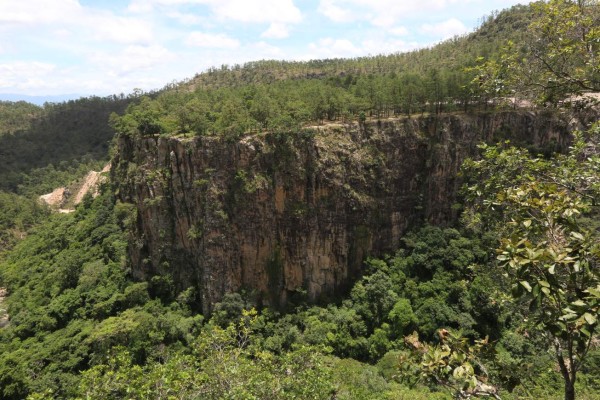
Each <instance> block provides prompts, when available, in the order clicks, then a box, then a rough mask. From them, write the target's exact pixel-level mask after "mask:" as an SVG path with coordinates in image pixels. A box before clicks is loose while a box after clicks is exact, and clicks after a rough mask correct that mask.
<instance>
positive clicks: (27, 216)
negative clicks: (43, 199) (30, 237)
mask: <svg viewBox="0 0 600 400" xmlns="http://www.w3.org/2000/svg"><path fill="white" fill-rule="evenodd" d="M48 215H49V210H48V209H47V208H46V207H44V206H42V205H41V204H40V203H39V202H38V201H36V200H31V199H28V198H26V197H24V196H18V195H16V194H11V193H5V192H0V253H1V252H2V251H4V250H7V249H9V248H11V247H12V246H14V245H15V244H16V243H17V241H18V240H19V239H22V238H23V237H25V235H26V233H27V231H28V230H29V229H30V228H31V227H33V226H34V225H36V224H37V223H40V222H41V221H43V220H44V218H46V217H47V216H48Z"/></svg>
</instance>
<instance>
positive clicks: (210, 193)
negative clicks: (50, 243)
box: [111, 111, 575, 312]
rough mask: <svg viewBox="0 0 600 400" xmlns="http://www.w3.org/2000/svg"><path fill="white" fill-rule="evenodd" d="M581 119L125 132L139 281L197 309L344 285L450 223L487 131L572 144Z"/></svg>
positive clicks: (120, 164)
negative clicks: (199, 133)
mask: <svg viewBox="0 0 600 400" xmlns="http://www.w3.org/2000/svg"><path fill="white" fill-rule="evenodd" d="M574 123H575V122H574V121H570V120H569V119H568V118H567V117H559V116H555V115H553V114H550V113H543V114H534V113H531V112H523V111H517V112H504V113H497V114H480V115H460V116H443V117H438V118H435V117H425V118H418V119H403V120H384V121H379V122H372V123H371V122H367V123H366V124H364V125H358V124H353V125H331V126H325V127H322V128H318V129H314V130H311V131H306V132H301V133H296V134H273V133H269V134H256V135H252V136H248V137H245V138H243V139H242V140H240V141H237V142H227V141H225V140H224V139H220V138H215V137H201V138H193V139H190V138H187V139H186V138H163V137H146V138H130V137H121V138H119V139H118V142H117V153H116V155H115V157H114V159H113V165H112V170H111V174H112V175H113V182H116V183H115V185H117V186H116V192H117V196H118V198H119V199H120V200H121V201H122V202H127V203H133V204H134V205H135V211H134V214H135V215H134V217H133V218H132V219H131V220H132V221H133V222H132V233H131V238H130V245H129V254H130V256H131V261H132V263H133V266H134V274H135V275H136V276H137V277H138V278H144V279H148V278H150V277H152V276H154V275H169V276H171V277H172V279H173V281H174V283H175V285H176V287H177V288H178V289H179V290H183V289H185V288H187V287H189V286H194V287H196V288H197V290H198V293H199V294H200V297H201V302H202V308H203V310H204V311H205V312H209V311H210V309H211V307H212V305H213V304H214V303H215V302H217V301H219V300H220V299H221V298H222V296H223V295H224V294H225V293H227V292H230V291H236V290H239V289H242V288H245V289H247V290H249V291H254V292H255V293H256V294H257V296H258V297H259V299H262V301H264V302H265V303H269V304H272V305H277V304H282V303H285V302H286V301H288V300H289V296H290V295H294V294H295V293H298V292H305V293H307V295H308V297H309V298H310V299H316V298H318V297H320V296H332V295H333V296H335V295H337V294H338V293H340V292H342V291H344V290H346V288H347V287H348V285H349V284H351V283H352V282H353V281H354V280H355V279H356V278H357V277H358V276H359V275H360V274H361V265H362V262H363V260H364V258H365V257H366V256H368V255H374V256H380V255H382V254H385V253H387V252H391V251H394V250H395V249H396V248H397V247H398V245H399V244H400V240H401V237H402V234H403V233H404V232H405V231H406V229H407V228H408V227H410V226H413V225H416V224H420V223H423V222H425V221H428V222H431V223H436V224H444V223H448V222H450V221H454V220H455V219H456V217H457V210H456V209H455V208H454V207H453V204H454V203H455V202H456V200H457V193H458V189H459V187H460V184H461V183H460V180H459V178H458V177H457V173H458V171H459V168H460V165H461V163H462V161H463V160H464V159H465V158H466V157H467V156H471V155H474V154H476V151H477V150H476V148H477V144H478V143H480V142H481V141H487V142H496V141H498V140H504V139H507V138H510V139H511V140H513V141H515V142H519V143H525V144H531V145H535V146H537V147H539V148H542V149H550V148H551V149H555V148H564V147H565V146H566V145H567V143H568V140H569V132H570V130H571V129H572V128H573V126H571V125H573V124H574Z"/></svg>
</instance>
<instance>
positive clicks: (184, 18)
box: [167, 11, 203, 25]
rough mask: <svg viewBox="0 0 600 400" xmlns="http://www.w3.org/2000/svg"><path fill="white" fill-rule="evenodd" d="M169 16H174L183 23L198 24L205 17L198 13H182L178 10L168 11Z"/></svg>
mask: <svg viewBox="0 0 600 400" xmlns="http://www.w3.org/2000/svg"><path fill="white" fill-rule="evenodd" d="M167 17H169V18H173V19H175V20H177V21H179V22H180V23H182V24H183V25H196V24H199V23H200V22H202V21H203V18H200V17H199V16H197V15H194V14H189V13H182V12H178V11H171V12H168V13H167Z"/></svg>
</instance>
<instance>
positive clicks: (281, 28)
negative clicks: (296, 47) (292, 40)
mask: <svg viewBox="0 0 600 400" xmlns="http://www.w3.org/2000/svg"><path fill="white" fill-rule="evenodd" d="M288 36H290V31H289V30H288V28H287V26H285V25H284V24H281V23H277V22H273V23H272V24H271V25H270V26H269V29H267V30H266V31H264V32H263V33H262V34H261V35H260V37H264V38H268V39H285V38H286V37H288Z"/></svg>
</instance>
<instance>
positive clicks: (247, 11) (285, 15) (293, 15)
mask: <svg viewBox="0 0 600 400" xmlns="http://www.w3.org/2000/svg"><path fill="white" fill-rule="evenodd" d="M180 5H188V6H190V5H196V6H198V5H204V6H207V7H208V8H209V9H210V10H211V12H212V13H213V14H214V16H215V17H216V18H219V19H224V20H233V21H238V22H249V23H265V22H267V23H273V22H279V23H298V22H300V21H301V20H302V13H301V12H300V10H299V9H298V7H296V6H295V5H294V2H293V1H292V0H133V1H132V2H131V3H130V4H129V7H128V10H129V11H131V12H139V13H147V12H151V11H153V10H154V9H155V7H168V8H170V9H172V8H173V7H176V6H180Z"/></svg>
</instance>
